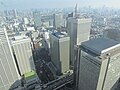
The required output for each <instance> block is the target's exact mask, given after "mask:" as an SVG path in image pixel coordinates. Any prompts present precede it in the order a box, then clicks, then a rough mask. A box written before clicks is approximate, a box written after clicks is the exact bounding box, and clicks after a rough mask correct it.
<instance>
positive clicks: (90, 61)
mask: <svg viewBox="0 0 120 90" xmlns="http://www.w3.org/2000/svg"><path fill="white" fill-rule="evenodd" d="M76 55H77V57H76V58H77V60H76V64H77V65H76V66H77V68H76V70H77V71H76V87H77V89H76V90H118V89H117V87H118V84H119V83H120V80H119V78H120V44H119V43H118V42H116V41H114V40H111V39H105V38H98V39H93V40H89V41H86V42H83V43H82V44H81V46H80V48H78V54H76Z"/></svg>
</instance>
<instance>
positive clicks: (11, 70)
mask: <svg viewBox="0 0 120 90" xmlns="http://www.w3.org/2000/svg"><path fill="white" fill-rule="evenodd" d="M19 78H20V77H19V74H18V71H17V66H16V62H15V60H14V56H13V54H12V50H11V46H10V43H9V39H8V36H7V32H6V30H5V29H3V28H2V27H0V90H9V88H10V87H11V86H12V84H13V83H15V82H16V81H17V80H19ZM11 88H12V87H11Z"/></svg>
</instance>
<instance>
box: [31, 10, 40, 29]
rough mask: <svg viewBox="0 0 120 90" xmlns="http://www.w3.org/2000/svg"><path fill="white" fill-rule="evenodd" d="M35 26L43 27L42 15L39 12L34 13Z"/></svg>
mask: <svg viewBox="0 0 120 90" xmlns="http://www.w3.org/2000/svg"><path fill="white" fill-rule="evenodd" d="M33 18H34V24H35V27H36V28H39V27H41V24H42V23H41V14H40V12H39V11H35V12H33Z"/></svg>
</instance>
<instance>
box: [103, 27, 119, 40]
mask: <svg viewBox="0 0 120 90" xmlns="http://www.w3.org/2000/svg"><path fill="white" fill-rule="evenodd" d="M103 37H105V38H109V39H113V40H115V41H118V42H120V30H118V29H106V30H105V31H104V32H103Z"/></svg>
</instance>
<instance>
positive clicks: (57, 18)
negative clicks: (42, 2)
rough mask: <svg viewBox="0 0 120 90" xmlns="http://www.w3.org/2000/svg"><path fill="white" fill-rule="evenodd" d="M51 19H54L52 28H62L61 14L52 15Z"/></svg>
mask: <svg viewBox="0 0 120 90" xmlns="http://www.w3.org/2000/svg"><path fill="white" fill-rule="evenodd" d="M53 17H54V21H53V26H54V27H55V28H58V27H61V26H63V14H62V13H59V14H54V15H53Z"/></svg>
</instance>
